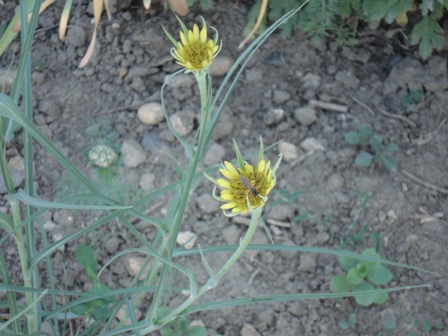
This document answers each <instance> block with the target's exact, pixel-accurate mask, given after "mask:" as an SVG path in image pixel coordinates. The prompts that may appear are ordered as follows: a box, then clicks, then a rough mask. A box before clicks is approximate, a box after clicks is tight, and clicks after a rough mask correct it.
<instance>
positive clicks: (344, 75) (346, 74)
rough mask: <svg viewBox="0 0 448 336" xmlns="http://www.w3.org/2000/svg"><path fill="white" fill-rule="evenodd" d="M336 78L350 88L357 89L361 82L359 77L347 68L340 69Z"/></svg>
mask: <svg viewBox="0 0 448 336" xmlns="http://www.w3.org/2000/svg"><path fill="white" fill-rule="evenodd" d="M335 79H336V81H338V82H340V83H342V84H343V85H344V86H345V87H346V88H349V89H357V88H358V87H359V83H360V81H359V79H358V78H356V76H355V75H354V74H353V73H352V72H351V71H347V70H339V71H338V72H337V73H336V76H335Z"/></svg>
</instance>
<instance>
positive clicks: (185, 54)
mask: <svg viewBox="0 0 448 336" xmlns="http://www.w3.org/2000/svg"><path fill="white" fill-rule="evenodd" d="M177 19H178V21H179V23H180V25H181V27H182V31H181V32H180V40H181V42H177V41H176V40H175V39H174V38H173V37H172V36H171V35H170V34H169V33H168V32H167V31H166V30H165V28H163V29H164V30H165V33H166V34H167V36H168V38H169V39H170V40H171V42H172V43H173V44H174V48H172V49H171V55H172V56H173V57H174V58H175V59H176V63H177V64H179V65H181V66H183V67H184V68H185V69H186V72H191V71H201V70H204V69H207V67H208V66H209V65H210V64H211V63H212V60H213V59H214V58H215V57H216V55H217V54H218V52H219V50H220V49H221V44H219V45H218V32H217V31H216V29H214V28H213V27H212V29H213V30H215V33H216V34H215V38H214V39H213V40H211V39H208V37H207V24H206V23H205V20H204V19H203V18H202V29H201V30H200V31H199V27H198V25H196V24H195V25H194V26H193V29H192V30H188V29H187V27H186V26H185V24H184V23H183V22H182V21H181V20H180V19H179V18H177Z"/></svg>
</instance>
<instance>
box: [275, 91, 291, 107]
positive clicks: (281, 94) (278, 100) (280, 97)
mask: <svg viewBox="0 0 448 336" xmlns="http://www.w3.org/2000/svg"><path fill="white" fill-rule="evenodd" d="M289 99H291V94H290V93H289V92H288V91H283V90H275V91H274V97H273V100H274V103H275V104H283V103H285V102H287V101H288V100H289Z"/></svg>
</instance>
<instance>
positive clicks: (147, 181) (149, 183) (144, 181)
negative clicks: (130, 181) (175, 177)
mask: <svg viewBox="0 0 448 336" xmlns="http://www.w3.org/2000/svg"><path fill="white" fill-rule="evenodd" d="M154 181H155V176H154V174H151V173H143V174H142V176H141V177H140V182H139V185H140V188H142V189H143V190H151V189H153V188H154Z"/></svg>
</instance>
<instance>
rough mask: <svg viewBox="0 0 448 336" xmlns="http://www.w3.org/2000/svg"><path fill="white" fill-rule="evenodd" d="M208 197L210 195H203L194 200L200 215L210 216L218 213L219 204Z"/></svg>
mask: <svg viewBox="0 0 448 336" xmlns="http://www.w3.org/2000/svg"><path fill="white" fill-rule="evenodd" d="M210 196H211V195H210V193H204V194H202V195H200V196H199V197H198V198H197V199H196V202H197V204H198V206H199V209H201V212H202V213H206V214H212V213H216V212H218V211H219V203H218V202H217V201H216V200H215V199H214V198H213V197H210Z"/></svg>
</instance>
